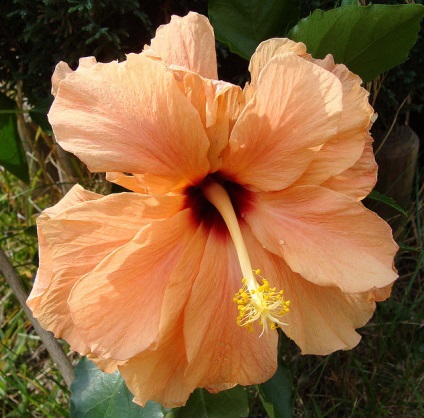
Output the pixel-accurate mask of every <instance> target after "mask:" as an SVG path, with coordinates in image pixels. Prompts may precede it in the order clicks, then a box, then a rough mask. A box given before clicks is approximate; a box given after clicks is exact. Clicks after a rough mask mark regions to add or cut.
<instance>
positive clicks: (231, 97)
mask: <svg viewBox="0 0 424 418" xmlns="http://www.w3.org/2000/svg"><path fill="white" fill-rule="evenodd" d="M174 75H175V78H176V80H177V82H178V85H179V86H180V89H181V91H182V92H183V93H184V94H185V96H186V97H187V98H188V99H189V100H190V102H191V104H192V105H193V106H194V108H195V109H196V110H197V111H198V113H199V116H200V120H201V121H202V124H203V127H204V129H205V132H206V135H207V136H208V138H209V142H210V147H209V151H208V160H209V165H210V169H209V171H210V172H215V171H217V170H218V169H219V168H220V166H221V153H222V150H223V149H224V148H225V147H226V146H227V145H228V139H229V137H230V133H231V130H232V128H233V126H234V124H235V122H236V120H237V118H238V116H239V115H240V112H241V111H242V109H243V107H244V104H245V102H244V96H243V93H242V90H241V88H240V87H239V86H235V85H233V84H230V83H226V82H223V81H215V80H209V79H205V78H203V77H200V76H199V75H198V74H196V73H193V72H189V71H184V70H174Z"/></svg>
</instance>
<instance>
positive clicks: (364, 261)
mask: <svg viewBox="0 0 424 418" xmlns="http://www.w3.org/2000/svg"><path fill="white" fill-rule="evenodd" d="M250 204H251V210H249V211H248V212H246V214H245V219H246V221H247V222H248V224H249V225H250V227H251V228H252V231H253V233H254V235H255V236H256V237H257V239H258V240H259V241H260V242H261V243H262V244H263V245H264V246H265V247H266V248H267V249H268V250H269V251H271V252H273V253H274V254H276V255H278V256H281V257H283V258H284V260H285V261H286V262H287V264H288V265H289V266H290V268H291V269H292V270H293V271H294V272H296V273H299V274H300V275H301V276H303V277H304V278H305V279H307V280H309V281H310V282H312V283H315V284H317V285H320V286H336V287H338V288H339V289H341V290H342V291H344V292H348V293H360V292H365V291H369V290H370V289H372V288H374V287H377V288H381V287H384V286H387V285H388V284H390V283H392V282H393V281H394V280H395V279H396V278H397V274H396V273H395V271H394V268H393V258H394V255H395V253H396V251H397V249H398V246H397V245H396V243H395V242H394V241H393V238H392V232H391V229H390V227H389V226H388V225H387V223H386V222H384V221H383V220H382V219H381V218H379V217H378V216H377V215H376V214H375V213H373V212H371V211H369V210H367V209H365V208H364V206H363V205H362V204H361V203H358V202H356V201H355V200H354V199H352V198H350V197H348V196H345V195H343V194H340V193H336V192H334V191H332V190H329V189H326V188H323V187H318V186H298V187H291V188H289V189H287V190H284V191H281V192H274V193H260V194H259V193H258V194H252V200H251V202H250Z"/></svg>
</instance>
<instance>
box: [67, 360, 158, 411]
mask: <svg viewBox="0 0 424 418" xmlns="http://www.w3.org/2000/svg"><path fill="white" fill-rule="evenodd" d="M71 392H72V396H71V411H70V416H71V418H116V417H119V418H121V417H122V418H123V417H125V418H164V416H165V413H166V410H165V408H163V407H162V406H161V405H159V404H158V403H156V402H148V403H147V405H146V406H145V407H144V408H142V407H141V406H138V405H137V404H135V403H133V402H132V399H133V395H132V394H131V392H130V391H129V390H128V389H127V387H126V385H125V382H124V380H123V379H122V377H121V376H120V375H119V373H118V372H115V373H114V374H108V373H104V372H102V371H100V370H99V369H98V368H97V366H96V365H95V364H94V363H93V362H91V361H90V360H87V359H86V358H83V359H81V361H80V362H79V363H78V365H77V367H76V368H75V380H74V382H73V383H72V386H71Z"/></svg>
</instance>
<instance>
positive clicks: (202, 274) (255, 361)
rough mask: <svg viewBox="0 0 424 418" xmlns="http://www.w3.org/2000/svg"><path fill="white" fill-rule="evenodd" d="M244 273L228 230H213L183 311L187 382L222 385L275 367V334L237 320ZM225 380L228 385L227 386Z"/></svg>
mask: <svg viewBox="0 0 424 418" xmlns="http://www.w3.org/2000/svg"><path fill="white" fill-rule="evenodd" d="M241 279H242V273H241V270H240V265H239V262H238V259H237V255H236V252H235V249H234V246H233V243H232V241H231V238H230V236H229V234H226V235H224V234H223V233H222V230H219V231H218V230H215V229H214V228H212V229H211V231H210V233H209V238H208V242H207V245H206V249H205V253H204V257H203V259H202V263H201V265H200V271H199V275H198V277H197V278H196V281H195V282H194V285H193V288H192V291H191V295H190V299H189V301H188V303H187V305H186V308H185V310H184V338H185V344H186V350H187V359H188V363H189V365H188V368H187V370H186V374H185V378H186V381H187V384H188V385H189V386H191V387H192V386H195V387H209V388H212V389H213V388H217V389H218V388H223V387H227V386H228V384H230V385H232V384H235V383H239V384H241V385H250V384H254V383H261V382H264V381H266V380H267V379H269V378H270V377H271V376H272V375H273V374H274V373H275V370H276V367H277V339H278V337H277V333H272V334H269V335H268V336H265V335H263V336H262V337H260V338H259V335H260V332H261V330H260V329H259V327H256V330H255V332H253V333H250V332H249V331H248V330H247V329H246V328H242V327H240V326H238V325H237V321H236V318H237V316H238V310H237V306H236V305H235V304H234V302H233V297H234V294H235V293H236V292H237V291H238V290H239V288H240V286H241ZM223 385H224V386H223Z"/></svg>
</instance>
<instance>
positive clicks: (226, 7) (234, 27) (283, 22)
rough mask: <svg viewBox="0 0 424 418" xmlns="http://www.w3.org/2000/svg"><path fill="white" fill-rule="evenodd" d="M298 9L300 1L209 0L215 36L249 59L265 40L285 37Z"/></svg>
mask: <svg viewBox="0 0 424 418" xmlns="http://www.w3.org/2000/svg"><path fill="white" fill-rule="evenodd" d="M299 10H300V9H299V2H298V1H297V0H266V1H264V0H209V18H210V21H211V23H212V26H213V27H214V30H215V36H216V38H217V39H218V40H219V41H221V42H223V43H224V44H226V45H228V46H229V47H230V50H231V51H233V52H235V53H236V54H238V55H240V56H242V57H243V58H246V59H250V57H251V56H252V54H253V52H255V49H256V47H257V46H258V45H259V44H260V43H261V42H262V41H265V40H266V39H269V38H273V37H281V36H284V35H285V34H286V33H287V32H288V31H289V29H290V28H291V27H292V26H293V25H294V24H295V23H296V22H297V21H298V19H299Z"/></svg>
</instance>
